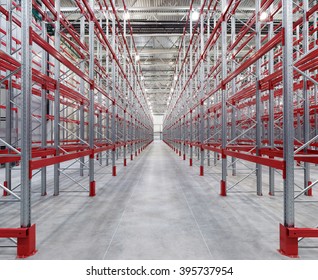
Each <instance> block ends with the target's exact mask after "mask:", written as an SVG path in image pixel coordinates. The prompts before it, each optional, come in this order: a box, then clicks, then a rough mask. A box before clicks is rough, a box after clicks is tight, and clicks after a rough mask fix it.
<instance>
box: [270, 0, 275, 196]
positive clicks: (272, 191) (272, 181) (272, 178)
mask: <svg viewBox="0 0 318 280" xmlns="http://www.w3.org/2000/svg"><path fill="white" fill-rule="evenodd" d="M270 10H271V11H272V10H273V6H271V9H270ZM273 36H274V23H273V21H272V20H271V21H270V22H269V24H268V39H269V40H271V39H272V38H273ZM272 73H274V50H273V49H271V50H270V51H269V53H268V75H270V74H272ZM268 94H269V100H268V117H269V121H268V145H269V147H270V148H272V149H273V148H274V90H273V88H272V87H271V85H270V89H269V93H268ZM269 194H270V195H275V170H274V168H272V167H269Z"/></svg>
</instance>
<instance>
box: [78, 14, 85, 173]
mask: <svg viewBox="0 0 318 280" xmlns="http://www.w3.org/2000/svg"><path fill="white" fill-rule="evenodd" d="M80 37H81V42H82V43H85V17H83V16H82V17H81V21H80ZM80 70H81V71H82V72H83V73H84V72H85V61H84V60H83V61H81V63H80ZM80 93H81V95H83V96H84V95H85V84H84V80H83V79H82V78H80ZM79 115H80V118H79V121H80V124H79V135H80V138H81V141H80V143H81V144H82V145H84V142H83V140H84V137H85V111H84V105H83V104H80V109H79ZM84 164H85V158H84V157H81V158H80V176H84Z"/></svg>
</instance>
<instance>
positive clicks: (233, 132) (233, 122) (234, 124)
mask: <svg viewBox="0 0 318 280" xmlns="http://www.w3.org/2000/svg"><path fill="white" fill-rule="evenodd" d="M235 33H236V32H235V17H234V16H232V17H231V43H232V44H233V43H234V42H235ZM234 50H235V49H234ZM234 50H233V51H234ZM231 68H232V72H234V71H235V68H236V67H235V58H234V57H233V58H232V65H231ZM235 93H236V78H234V79H233V80H232V95H234V94H235ZM231 111H232V112H231V123H232V125H231V139H234V138H235V137H236V108H235V103H233V104H232V108H231ZM231 160H232V164H231V168H232V176H236V158H235V157H232V158H231Z"/></svg>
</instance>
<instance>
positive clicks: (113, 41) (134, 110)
mask: <svg viewBox="0 0 318 280" xmlns="http://www.w3.org/2000/svg"><path fill="white" fill-rule="evenodd" d="M74 5H76V9H75V12H74V13H73V15H72V16H71V18H70V15H68V14H67V13H64V12H63V7H61V6H60V1H54V0H43V1H31V0H26V1H12V0H2V1H1V6H0V38H1V46H0V71H1V72H0V73H1V77H0V81H1V83H0V84H1V94H0V96H1V99H0V100H1V108H0V111H1V130H0V131H1V135H0V142H1V147H2V149H1V151H0V164H2V165H4V172H3V173H1V174H2V175H3V179H2V180H3V181H2V182H3V183H2V182H1V183H0V188H1V189H2V190H3V197H2V198H1V199H0V207H1V209H2V210H3V212H2V213H4V214H1V216H2V215H5V213H10V209H12V207H14V206H16V205H20V227H14V226H13V227H12V225H10V227H8V226H7V225H3V224H1V228H0V237H2V238H9V239H10V240H12V241H13V242H15V243H16V245H17V255H18V257H28V256H30V255H32V254H34V253H35V252H36V241H35V235H36V234H35V225H34V224H32V222H31V221H32V220H31V189H32V188H34V187H36V186H34V185H32V188H31V180H32V178H34V177H35V176H41V178H40V180H39V181H40V193H41V195H42V196H45V195H47V193H48V192H52V193H53V194H54V196H58V195H59V194H60V191H61V187H62V181H63V182H65V180H66V181H68V182H69V184H73V185H74V186H76V187H78V188H79V189H80V190H81V191H84V192H87V193H88V194H89V196H95V194H96V181H95V173H96V170H97V169H98V170H99V172H101V170H102V172H104V173H105V174H106V173H107V171H106V169H107V167H108V166H109V168H111V173H112V175H113V176H116V173H117V169H116V167H117V165H118V164H122V165H123V166H126V165H127V159H130V160H133V158H134V157H135V156H137V155H139V153H140V152H141V151H142V150H144V149H145V148H146V147H147V145H149V144H150V143H151V141H152V137H153V136H152V135H153V128H152V127H153V124H152V123H153V120H152V115H151V113H150V110H149V107H148V103H147V99H146V95H145V92H144V88H143V84H142V82H141V80H140V79H139V77H141V76H142V73H141V69H140V65H139V62H138V61H137V60H136V59H135V57H133V53H135V54H136V53H137V50H136V46H135V42H134V38H133V33H132V28H131V26H130V22H129V20H128V19H124V20H123V21H122V20H121V19H120V18H119V17H118V15H117V13H116V7H115V6H114V1H113V0H109V1H107V2H106V1H105V0H95V1H94V0H90V1H86V0H83V1H78V0H76V1H74ZM123 5H124V7H125V2H124V1H123ZM128 32H129V34H127V33H128ZM104 168H105V169H104ZM103 170H104V171H103ZM48 172H51V173H50V174H52V172H53V175H54V176H53V178H54V179H53V180H54V182H53V184H48V183H47V182H48V177H47V176H48V174H49V173H48ZM13 173H14V175H13ZM13 176H14V178H13ZM16 177H19V178H20V180H19V182H18V183H17V182H16V180H14V179H16ZM62 179H63V180H62ZM0 180H1V179H0ZM97 183H98V182H97ZM51 185H53V186H52V188H51ZM97 186H98V185H97ZM75 191H77V190H76V189H75ZM17 202H18V203H17ZM10 207H11V208H10ZM15 238H17V241H15Z"/></svg>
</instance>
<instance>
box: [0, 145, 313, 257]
mask: <svg viewBox="0 0 318 280" xmlns="http://www.w3.org/2000/svg"><path fill="white" fill-rule="evenodd" d="M128 165H129V166H128V167H127V168H123V167H121V168H119V170H118V176H117V177H112V176H110V174H104V173H109V168H108V169H107V168H104V169H100V170H99V171H98V175H97V178H96V180H97V196H96V197H94V198H91V197H88V196H87V193H81V192H78V193H74V192H62V193H61V194H60V196H58V197H53V196H52V188H53V183H52V182H53V181H52V177H51V178H50V179H49V193H48V195H47V196H46V197H41V196H40V195H39V193H38V192H37V188H39V186H37V185H39V184H36V182H35V183H33V191H34V192H35V193H34V194H33V199H32V204H33V205H32V220H33V222H34V223H36V225H37V249H38V253H37V254H36V255H35V256H33V257H31V258H30V259H50V260H51V259H119V260H121V259H286V258H285V257H284V256H282V255H280V254H279V253H278V252H277V248H278V241H279V233H278V226H279V223H280V222H281V221H282V216H283V210H282V193H279V192H278V193H277V195H276V196H275V197H269V196H268V195H264V196H261V197H260V196H256V195H255V183H253V182H255V181H253V180H250V181H247V183H244V184H243V186H242V185H241V186H240V187H238V188H237V189H235V190H233V192H232V193H230V194H229V195H228V196H227V197H220V196H219V194H218V193H219V175H218V174H212V172H216V173H218V172H219V169H218V168H219V167H209V168H207V170H206V172H207V173H209V174H206V176H204V177H200V176H198V168H197V167H196V166H194V167H192V168H191V167H189V166H188V161H186V162H185V161H182V160H181V158H180V157H178V156H177V155H176V154H174V153H173V152H172V150H171V149H170V148H168V146H166V145H165V144H164V143H162V142H154V143H153V144H152V145H150V146H149V147H148V148H147V149H146V150H145V151H144V152H143V153H142V154H141V155H140V156H139V157H137V158H136V159H135V160H134V161H133V162H130V161H129V162H128ZM68 184H70V183H69V182H68ZM71 187H74V186H71ZM66 190H67V189H66ZM306 209H307V210H306V211H307V212H306V211H305V212H304V214H305V215H304V216H305V217H307V218H305V219H304V220H303V222H304V224H306V223H307V222H312V219H313V217H316V218H317V215H316V214H315V215H309V214H308V213H312V209H310V208H309V210H308V208H306ZM315 209H316V208H315ZM17 213H18V210H17V209H13V208H12V210H11V211H10V214H9V215H6V216H5V215H2V214H1V216H0V225H1V224H6V225H8V223H12V226H14V225H13V224H14V223H13V221H14V222H15V225H16V222H17V221H18V220H14V219H13V218H12V217H13V216H14V215H16V214H17ZM316 213H317V211H316ZM307 214H308V215H307ZM306 219H307V220H306ZM317 220H318V218H317ZM311 241H312V240H311ZM4 242H6V244H8V242H7V241H5V240H0V245H4ZM306 242H307V241H306ZM304 244H305V245H306V244H307V243H304ZM308 244H309V245H308V246H313V245H315V246H317V245H318V243H317V241H316V240H314V241H312V242H311V243H308ZM300 256H301V258H302V259H317V258H318V249H317V247H315V248H301V249H300ZM14 258H15V249H14V248H0V259H14Z"/></svg>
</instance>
